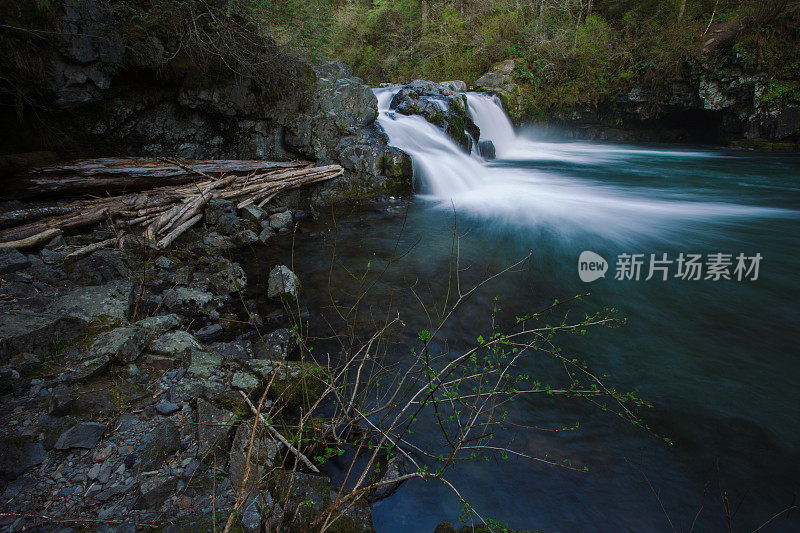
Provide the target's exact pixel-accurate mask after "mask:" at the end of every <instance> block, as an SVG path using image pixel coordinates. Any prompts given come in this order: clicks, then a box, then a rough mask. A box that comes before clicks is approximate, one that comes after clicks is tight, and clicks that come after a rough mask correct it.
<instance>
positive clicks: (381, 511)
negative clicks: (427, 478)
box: [295, 88, 800, 532]
mask: <svg viewBox="0 0 800 533" xmlns="http://www.w3.org/2000/svg"><path fill="white" fill-rule="evenodd" d="M392 91H393V89H391V88H389V89H377V90H376V94H377V96H378V100H379V107H380V117H379V121H380V124H381V125H382V126H383V127H384V129H385V130H386V132H387V134H388V135H389V138H390V141H391V143H392V144H393V145H395V146H398V147H400V148H402V149H404V150H405V151H407V152H408V153H409V154H411V156H412V157H413V160H414V166H415V179H416V180H417V184H416V187H417V191H418V192H417V194H416V195H415V197H414V198H412V199H410V200H407V201H406V200H404V201H400V200H398V201H396V202H394V203H389V204H386V205H384V206H381V207H379V208H371V209H365V210H361V211H351V212H347V213H339V214H337V215H336V220H335V224H332V220H331V217H330V215H328V214H323V219H324V220H322V221H320V223H319V226H320V228H323V227H334V228H335V229H334V230H333V232H334V233H335V234H336V237H337V239H336V240H337V242H339V243H340V244H339V245H337V247H336V249H335V254H336V255H335V258H333V260H332V258H331V255H330V254H331V248H330V247H328V248H326V249H324V250H323V249H321V248H320V247H318V246H307V247H305V248H304V247H303V245H302V244H300V245H299V248H298V250H296V251H295V254H296V255H297V254H303V258H304V259H303V261H297V260H296V264H299V265H300V266H299V269H300V273H301V278H302V279H310V280H316V281H314V282H313V283H312V285H314V286H318V284H326V283H328V282H330V283H331V284H332V286H334V287H336V289H335V292H336V293H337V294H338V297H339V298H342V299H347V298H348V297H352V295H353V294H355V293H356V292H358V289H359V287H363V286H364V283H363V281H359V279H357V278H356V277H353V276H350V275H349V274H347V273H345V272H344V269H345V267H346V268H347V269H348V270H349V271H350V272H351V273H355V272H358V271H359V269H361V270H363V269H366V268H367V265H368V268H370V269H371V271H373V272H374V271H380V270H381V269H382V268H383V267H384V266H387V265H388V268H387V270H386V272H385V273H384V274H382V275H381V276H380V277H379V278H376V279H377V282H376V284H375V285H374V286H372V289H371V292H370V293H369V294H367V295H366V297H365V298H364V303H363V305H364V306H366V307H368V308H370V309H371V310H372V311H371V312H372V314H373V316H376V317H381V316H386V315H387V314H391V313H392V312H395V311H397V312H399V313H400V315H401V318H402V319H403V321H404V322H405V324H406V325H407V328H406V333H403V334H401V335H400V337H399V338H398V339H396V343H395V344H393V345H392V346H393V347H390V348H389V349H388V351H387V354H386V355H385V357H386V358H387V365H390V364H392V363H397V364H399V365H400V366H402V364H403V361H404V358H408V357H409V354H408V346H409V345H413V344H414V343H415V342H417V341H416V339H415V336H416V332H418V331H420V330H421V329H426V328H428V327H429V323H428V320H427V319H426V315H425V313H424V311H423V309H422V308H421V306H420V301H424V302H425V303H426V304H428V305H429V304H431V303H432V302H435V301H437V300H436V299H437V297H439V296H441V294H442V293H443V292H444V291H445V290H446V284H447V276H448V272H449V269H450V267H451V265H452V259H453V254H452V242H453V227H454V226H455V227H456V230H457V232H458V233H459V234H461V235H462V237H461V239H460V246H459V264H460V266H461V267H462V269H463V272H462V282H463V283H464V284H465V286H466V285H467V284H469V283H475V282H477V281H479V280H480V279H481V277H482V276H483V275H484V273H485V272H491V273H494V272H497V271H499V270H501V269H502V268H504V267H506V266H509V265H511V264H513V263H515V262H517V261H519V260H520V259H522V258H524V257H526V256H527V255H528V254H531V258H530V260H529V261H527V262H526V263H524V266H523V268H521V269H517V271H515V272H511V273H509V274H506V275H504V276H502V277H501V278H499V279H497V280H494V281H493V282H491V283H490V284H488V285H487V286H485V287H483V288H482V289H481V290H480V291H478V293H476V294H475V296H474V297H473V298H472V299H471V300H470V301H469V302H468V303H467V304H466V305H465V306H464V307H463V308H461V309H460V310H459V312H458V313H457V315H456V316H455V317H454V318H453V320H451V321H450V322H449V323H448V324H447V325H446V327H445V328H444V329H443V330H442V332H441V333H440V334H439V336H438V343H437V346H438V347H440V348H442V349H443V350H444V348H445V347H446V348H448V349H451V350H457V349H458V348H459V347H464V346H468V345H469V343H471V342H474V340H475V338H476V337H477V335H479V334H483V333H485V332H486V330H487V327H488V324H489V320H490V311H491V308H492V306H493V305H494V304H493V298H494V297H497V298H498V300H499V302H500V303H501V306H502V311H500V313H499V316H498V320H500V321H503V320H505V321H506V322H507V321H509V320H513V318H514V317H516V316H521V315H522V314H524V313H528V312H533V311H536V310H538V309H540V308H542V307H544V306H546V305H548V304H549V303H551V302H552V301H553V300H554V299H556V298H559V299H564V298H568V297H570V296H574V295H576V294H584V293H590V295H589V296H588V297H586V299H585V301H584V302H581V303H580V304H577V305H573V306H571V307H570V313H571V314H572V315H573V316H582V314H583V313H584V312H589V311H593V310H596V309H599V308H600V307H603V306H613V307H615V308H617V309H618V310H619V312H620V313H621V314H622V315H623V316H624V317H626V318H627V324H626V325H625V326H624V327H622V328H617V329H601V330H598V331H594V332H590V334H588V335H587V336H585V337H575V336H569V337H566V338H564V339H563V340H562V341H561V344H562V346H563V347H564V349H565V351H567V352H569V353H571V354H574V355H575V356H576V357H579V358H580V359H582V360H585V361H587V362H588V363H589V365H590V367H591V368H592V369H593V370H597V371H598V372H605V373H607V374H608V375H609V377H608V380H609V381H610V383H612V384H613V385H614V386H616V387H617V388H619V389H621V390H636V391H639V393H640V394H641V395H642V396H643V397H644V398H646V399H647V400H649V401H651V402H652V403H653V407H652V408H650V409H644V410H643V411H642V412H641V415H642V416H643V418H644V420H645V421H646V422H647V423H648V424H649V425H650V426H651V427H652V428H653V431H654V432H656V433H658V434H662V435H666V436H668V437H669V438H670V439H671V440H672V441H673V442H674V445H673V446H667V445H666V444H664V442H662V441H661V440H659V439H658V438H656V437H654V436H653V435H652V434H651V433H648V432H647V431H644V430H642V429H641V428H637V427H634V426H631V425H630V424H628V423H625V422H622V421H620V420H619V419H617V418H615V417H613V416H611V415H608V414H607V413H603V412H601V411H600V410H599V409H597V408H594V407H592V406H589V405H587V404H586V403H583V402H577V401H571V400H562V401H543V400H540V399H533V398H521V399H519V400H518V401H517V402H515V403H514V404H513V405H512V407H511V409H510V413H509V416H510V417H511V419H512V420H513V421H514V422H515V423H518V424H520V425H536V426H539V427H544V428H559V427H562V426H564V425H570V424H573V423H574V422H575V421H579V422H580V429H579V430H578V431H570V432H560V433H554V432H548V431H532V432H530V431H519V432H513V433H514V439H515V440H514V444H513V445H514V446H516V447H518V449H520V450H521V451H525V452H527V453H531V454H534V455H540V456H543V455H544V454H545V453H549V454H553V455H554V456H556V457H560V458H569V459H570V460H571V461H572V462H573V464H579V465H586V466H587V467H588V471H587V472H575V471H571V470H565V469H562V468H558V467H552V466H548V465H542V464H538V463H531V462H526V461H524V460H507V461H503V460H496V461H489V462H471V463H464V464H462V465H460V466H459V467H458V468H457V469H455V470H453V471H452V473H451V474H450V475H449V479H450V480H451V481H452V482H453V483H454V485H456V486H457V487H459V489H460V490H461V491H462V493H463V494H464V495H465V497H466V499H467V500H468V501H470V503H471V504H473V505H474V506H475V507H476V508H477V509H479V510H480V511H481V512H482V513H483V514H484V515H485V516H489V517H492V518H496V519H498V520H500V521H501V522H503V523H506V524H508V525H509V526H511V527H512V528H535V529H540V530H543V531H670V530H671V525H670V521H671V524H672V526H674V527H675V528H676V529H679V530H687V531H688V530H689V529H690V528H691V527H692V523H693V522H695V530H697V531H719V530H725V529H726V528H727V525H726V513H725V512H724V510H723V504H722V497H721V494H722V493H723V492H724V493H726V494H727V497H728V500H729V502H730V506H731V507H733V508H738V512H737V513H736V515H735V517H734V522H733V523H734V528H735V529H736V530H751V529H753V528H755V527H757V526H758V525H760V524H761V523H763V522H765V521H767V520H768V519H769V518H770V517H771V516H773V515H774V514H775V513H778V512H780V511H781V510H782V509H784V508H786V507H787V506H789V505H791V504H792V503H793V496H794V495H795V494H797V492H798V489H800V438H798V437H800V411H799V409H800V387H798V383H800V364H798V360H797V358H798V355H800V353H799V352H800V350H798V346H800V344H798V340H797V334H798V327H797V324H798V322H799V321H800V305H799V304H798V298H800V290H799V289H798V283H797V279H796V276H797V275H798V274H799V273H800V268H798V267H800V261H798V256H797V254H798V246H799V245H800V236H799V235H798V230H800V156H798V155H797V154H764V153H756V152H743V151H730V150H723V149H716V148H709V147H672V146H670V147H664V146H624V145H615V144H598V143H587V142H574V141H573V142H570V141H559V140H556V139H547V140H544V139H543V138H542V137H540V136H538V135H537V133H536V132H534V131H525V130H523V131H515V130H514V129H513V128H512V126H511V124H510V123H509V122H508V120H507V118H506V117H505V115H504V114H503V112H502V109H501V108H500V107H499V106H498V105H497V102H495V101H494V100H493V99H491V98H490V97H487V96H484V95H478V94H470V95H469V107H470V111H471V113H472V115H473V117H474V118H475V121H476V123H477V125H478V126H479V127H480V128H481V132H482V133H481V139H485V138H488V139H491V140H492V141H493V142H494V144H495V147H496V151H497V158H496V159H493V160H485V159H483V158H481V157H480V156H478V155H476V154H474V153H473V154H467V153H465V152H463V151H462V150H460V149H459V148H458V147H457V146H456V145H454V144H453V143H452V142H451V141H450V140H449V139H448V138H447V137H446V136H445V135H444V134H443V133H442V132H441V131H440V130H439V129H437V128H436V127H434V126H432V125H431V124H428V123H427V122H425V121H424V119H422V118H420V117H407V116H402V115H396V114H394V113H393V112H391V111H390V110H389V109H388V102H389V99H390V98H391V94H392ZM584 251H591V252H594V253H595V254H598V255H599V256H600V257H602V258H603V259H605V261H606V262H607V271H606V273H605V276H604V277H601V278H599V279H596V280H594V281H591V282H584V281H582V280H581V278H580V277H579V273H578V259H579V256H580V254H581V253H582V252H584ZM720 253H721V254H730V257H727V256H725V255H723V256H720V257H717V259H718V260H717V261H716V263H718V265H719V264H721V265H722V267H720V268H719V269H721V270H723V271H725V272H727V273H728V275H729V277H730V278H731V279H725V278H724V276H721V277H720V279H714V277H716V276H711V279H705V278H706V277H707V274H708V273H709V272H711V271H710V270H709V268H711V267H709V263H713V262H715V260H714V257H715V254H720ZM623 254H628V255H629V256H633V257H638V256H635V254H642V256H641V259H642V261H643V264H642V267H641V272H640V275H639V276H638V279H636V276H635V275H633V272H632V271H630V270H628V271H627V274H626V276H624V278H625V279H616V278H617V277H620V276H618V272H619V270H618V262H619V261H621V260H622V261H624V258H625V257H626V256H625V255H623ZM651 254H655V258H656V259H659V260H663V259H666V260H667V261H671V263H660V265H661V266H663V267H664V269H662V270H658V269H656V270H655V271H654V275H653V276H652V277H651V279H649V280H648V279H646V278H647V277H648V275H649V270H648V266H649V264H650V261H651ZM663 254H666V257H664V255H663ZM681 254H684V257H688V256H689V254H700V262H701V263H702V268H704V270H703V271H702V273H701V279H699V280H695V279H684V278H683V277H680V276H676V274H677V273H678V264H677V260H678V258H679V257H680V255H681ZM740 254H741V255H742V258H743V261H745V266H746V267H748V268H749V271H748V268H745V269H744V270H739V271H737V270H736V265H737V257H738V256H739V255H740ZM400 255H402V257H398V256H400ZM756 257H760V259H759V260H755V259H754V258H756ZM392 258H396V260H393V259H392ZM726 261H730V263H731V264H730V265H728V266H727V267H725V264H726ZM754 263H757V266H758V272H757V277H756V272H755V270H754V268H753V267H754V266H755V265H754ZM723 267H725V268H723ZM664 275H666V277H667V279H666V280H665V279H663V277H664ZM739 277H741V278H742V279H741V280H740V279H738V278H739ZM628 278H630V279H628ZM754 278H755V279H754ZM409 287H414V292H415V293H416V296H415V295H414V294H412V293H411V291H409ZM419 295H423V296H421V297H420V299H418V298H417V297H418V296H419ZM426 295H427V296H426ZM309 298H310V303H309V305H310V307H313V308H314V311H319V313H320V314H321V315H323V316H324V314H325V312H326V310H328V311H329V309H330V298H329V297H328V296H327V295H326V296H322V295H321V294H317V295H310V296H309ZM313 315H316V313H312V316H313ZM417 344H418V342H417ZM525 364H526V365H527V366H526V369H527V370H528V371H530V372H531V373H532V374H534V375H538V374H539V373H544V374H546V373H547V372H549V371H550V370H549V369H548V367H547V365H546V364H544V366H542V364H543V363H542V362H541V361H540V360H536V359H535V358H534V359H532V360H530V361H527V362H526V363H525ZM418 438H419V439H420V442H425V440H426V437H425V436H424V435H422V436H419V437H418ZM648 483H649V484H648ZM650 485H652V488H653V490H651V488H650ZM653 491H656V492H657V493H658V494H659V497H658V498H657V497H656V496H655V495H654V492H653ZM659 499H660V502H659ZM740 500H741V504H740ZM661 504H663V507H664V509H665V511H666V514H667V515H668V516H669V518H667V517H665V513H664V511H662V509H661ZM459 512H460V507H459V504H458V501H457V499H456V498H455V497H454V496H453V494H452V493H451V492H449V490H448V489H447V488H446V487H444V486H442V485H440V484H436V483H434V482H427V483H424V482H421V481H411V482H408V483H406V484H404V485H403V486H402V487H401V488H400V489H399V490H398V491H397V492H396V493H395V494H394V495H392V496H391V497H389V498H388V499H386V500H383V501H381V502H378V503H377V504H376V505H375V506H374V509H373V519H374V522H375V525H376V527H377V529H378V531H381V532H395V531H397V532H401V531H402V532H408V531H432V530H433V528H434V527H435V526H436V524H438V523H439V522H442V521H451V522H455V523H457V522H458V518H459ZM798 528H800V515H798V514H797V512H795V513H793V514H790V515H789V517H788V518H785V517H781V518H780V519H778V520H776V521H775V522H773V523H771V524H770V525H769V527H768V528H767V530H771V531H797V530H798Z"/></svg>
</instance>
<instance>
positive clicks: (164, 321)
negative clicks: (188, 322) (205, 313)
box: [134, 313, 183, 341]
mask: <svg viewBox="0 0 800 533" xmlns="http://www.w3.org/2000/svg"><path fill="white" fill-rule="evenodd" d="M182 322H183V318H182V317H181V316H180V315H176V314H174V313H173V314H169V315H160V316H151V317H147V318H143V319H141V320H139V321H138V322H136V323H135V324H134V326H137V327H140V328H142V329H143V330H145V332H146V333H147V339H148V341H149V340H152V339H155V338H156V337H160V336H161V335H163V334H164V333H166V332H168V331H171V330H173V329H175V328H177V327H178V326H180V325H181V323H182Z"/></svg>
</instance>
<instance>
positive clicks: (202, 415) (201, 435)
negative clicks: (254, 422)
mask: <svg viewBox="0 0 800 533" xmlns="http://www.w3.org/2000/svg"><path fill="white" fill-rule="evenodd" d="M236 420H237V416H236V415H235V414H234V413H231V412H230V411H226V410H224V409H219V408H217V407H214V406H213V405H211V404H210V403H208V402H207V401H205V400H197V442H198V450H197V453H198V455H199V456H200V457H205V456H207V455H209V454H210V453H212V452H218V451H222V448H224V451H225V452H227V445H225V444H224V441H226V439H227V437H228V432H229V431H230V429H231V427H233V424H235V423H236ZM218 446H219V448H218Z"/></svg>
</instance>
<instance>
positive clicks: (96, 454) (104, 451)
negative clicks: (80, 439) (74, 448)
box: [92, 446, 114, 463]
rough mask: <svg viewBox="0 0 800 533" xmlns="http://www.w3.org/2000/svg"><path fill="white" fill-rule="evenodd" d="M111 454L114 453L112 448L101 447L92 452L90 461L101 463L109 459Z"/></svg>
mask: <svg viewBox="0 0 800 533" xmlns="http://www.w3.org/2000/svg"><path fill="white" fill-rule="evenodd" d="M112 453H114V447H113V446H101V447H100V448H97V449H96V450H94V451H93V452H92V461H94V462H96V463H102V462H104V461H106V460H107V459H108V458H109V457H111V454H112Z"/></svg>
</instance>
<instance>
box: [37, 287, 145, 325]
mask: <svg viewBox="0 0 800 533" xmlns="http://www.w3.org/2000/svg"><path fill="white" fill-rule="evenodd" d="M132 297H133V283H131V281H130V280H114V281H110V282H108V283H106V284H104V285H93V286H89V287H79V288H77V289H74V290H72V291H70V292H68V293H67V294H65V295H64V296H61V297H60V298H58V299H57V300H56V301H55V302H54V303H53V304H52V305H51V306H50V309H49V311H50V312H51V313H55V314H63V315H65V316H68V317H71V318H75V319H78V320H82V321H84V322H85V323H87V324H88V323H97V322H102V321H108V320H119V321H125V320H127V319H128V314H129V312H130V308H131V302H132Z"/></svg>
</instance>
